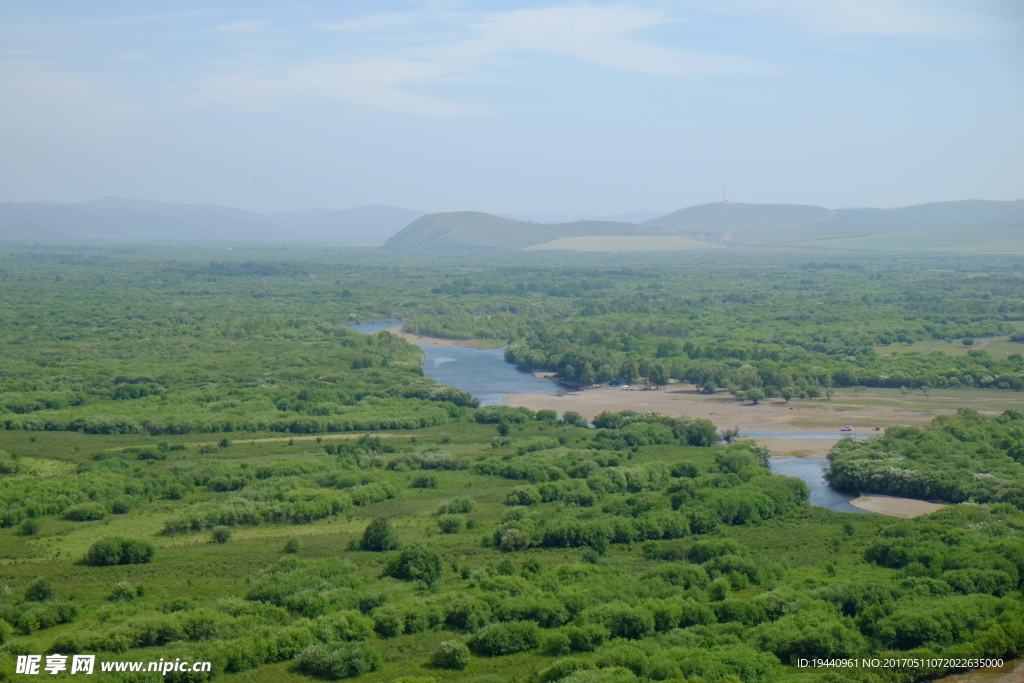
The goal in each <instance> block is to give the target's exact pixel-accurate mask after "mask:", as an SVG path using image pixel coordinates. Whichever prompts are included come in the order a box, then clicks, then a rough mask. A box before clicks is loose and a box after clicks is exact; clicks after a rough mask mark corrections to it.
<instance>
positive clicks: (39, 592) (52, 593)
mask: <svg viewBox="0 0 1024 683" xmlns="http://www.w3.org/2000/svg"><path fill="white" fill-rule="evenodd" d="M56 597H57V588H56V586H54V585H53V582H52V581H50V580H49V579H47V578H45V577H42V578H38V579H36V580H35V581H33V582H32V585H31V586H29V587H28V590H26V591H25V599H26V600H30V601H32V602H47V601H49V600H53V599H54V598H56Z"/></svg>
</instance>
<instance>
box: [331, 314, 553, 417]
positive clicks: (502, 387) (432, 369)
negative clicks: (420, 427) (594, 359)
mask: <svg viewBox="0 0 1024 683" xmlns="http://www.w3.org/2000/svg"><path fill="white" fill-rule="evenodd" d="M402 322H404V321H401V320H392V321H391V322H383V323H367V324H365V325H349V327H350V328H351V329H353V330H355V331H356V332H361V333H363V334H372V333H374V332H376V331H377V330H383V329H387V328H389V327H394V326H396V325H401V324H402ZM419 347H420V348H421V349H423V353H425V354H426V360H424V362H423V374H424V375H426V376H427V377H429V378H431V379H432V380H434V381H435V382H440V383H441V384H447V385H449V386H453V387H456V388H458V389H462V390H463V391H468V392H469V393H471V394H473V395H474V396H476V397H477V399H479V400H480V405H485V406H490V405H500V404H501V401H502V399H503V398H505V396H507V395H508V394H544V395H545V396H560V395H561V394H564V393H565V392H566V391H568V390H567V389H566V388H565V387H563V386H562V385H560V384H558V383H556V382H552V381H551V380H549V379H544V378H543V377H534V376H533V373H530V372H523V371H522V370H519V369H517V368H516V366H514V365H512V364H511V363H506V362H505V348H504V347H502V348H500V349H474V348H470V347H468V346H435V345H433V344H419Z"/></svg>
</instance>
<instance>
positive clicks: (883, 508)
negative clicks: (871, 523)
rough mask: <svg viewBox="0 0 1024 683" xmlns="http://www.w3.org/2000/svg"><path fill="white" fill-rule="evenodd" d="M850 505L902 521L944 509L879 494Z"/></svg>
mask: <svg viewBox="0 0 1024 683" xmlns="http://www.w3.org/2000/svg"><path fill="white" fill-rule="evenodd" d="M850 505H852V506H854V507H858V508H860V509H861V510H867V511H868V512H875V513H878V514H880V515H888V516H889V517H902V518H903V519H913V518H914V517H920V516H921V515H930V514H931V513H933V512H935V511H936V510H941V509H942V508H944V507H946V506H945V505H943V504H942V503H929V502H928V501H926V500H916V499H914V498H897V497H896V496H883V495H879V494H872V495H870V496H861V497H860V498H856V499H854V500H851V501H850Z"/></svg>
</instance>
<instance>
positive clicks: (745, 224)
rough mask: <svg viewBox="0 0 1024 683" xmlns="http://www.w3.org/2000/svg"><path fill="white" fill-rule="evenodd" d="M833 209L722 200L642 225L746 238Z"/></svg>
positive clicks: (815, 217) (823, 215) (809, 219)
mask: <svg viewBox="0 0 1024 683" xmlns="http://www.w3.org/2000/svg"><path fill="white" fill-rule="evenodd" d="M831 213H832V212H830V211H829V210H828V209H824V208H822V207H820V206H805V205H800V204H735V203H731V202H721V203H718V204H701V205H700V206H689V207H687V208H685V209H679V210H678V211H673V212H672V213H669V214H666V215H664V216H661V217H660V218H652V219H651V220H648V221H644V222H643V223H641V225H642V226H644V227H648V228H668V229H672V230H681V231H684V232H688V233H695V234H708V235H717V236H720V237H721V238H722V239H724V240H725V241H745V240H742V238H741V236H746V235H759V234H762V233H768V232H774V231H778V230H784V229H786V228H790V227H793V226H797V225H804V224H807V223H812V222H816V221H820V220H822V219H825V218H827V217H828V216H829V215H830V214H831Z"/></svg>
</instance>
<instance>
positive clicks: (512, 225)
mask: <svg viewBox="0 0 1024 683" xmlns="http://www.w3.org/2000/svg"><path fill="white" fill-rule="evenodd" d="M651 234H665V231H663V230H652V229H650V228H643V227H640V226H638V225H634V224H632V223H617V222H614V221H573V222H571V223H526V222H523V221H515V220H512V219H510V218H502V217H500V216H494V215H491V214H489V213H481V212H479V211H454V212H449V213H432V214H429V215H426V216H423V217H422V218H420V219H418V220H415V221H413V222H412V223H410V224H409V225H408V226H406V227H405V229H403V230H402V231H401V232H399V233H398V234H397V235H395V236H394V237H392V238H391V239H389V240H388V241H387V242H385V243H384V248H385V249H419V250H426V251H439V250H451V249H524V248H526V247H529V246H532V245H535V244H545V243H547V242H552V241H554V240H557V239H561V238H563V237H596V236H609V235H611V236H620V237H621V236H627V235H651Z"/></svg>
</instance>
